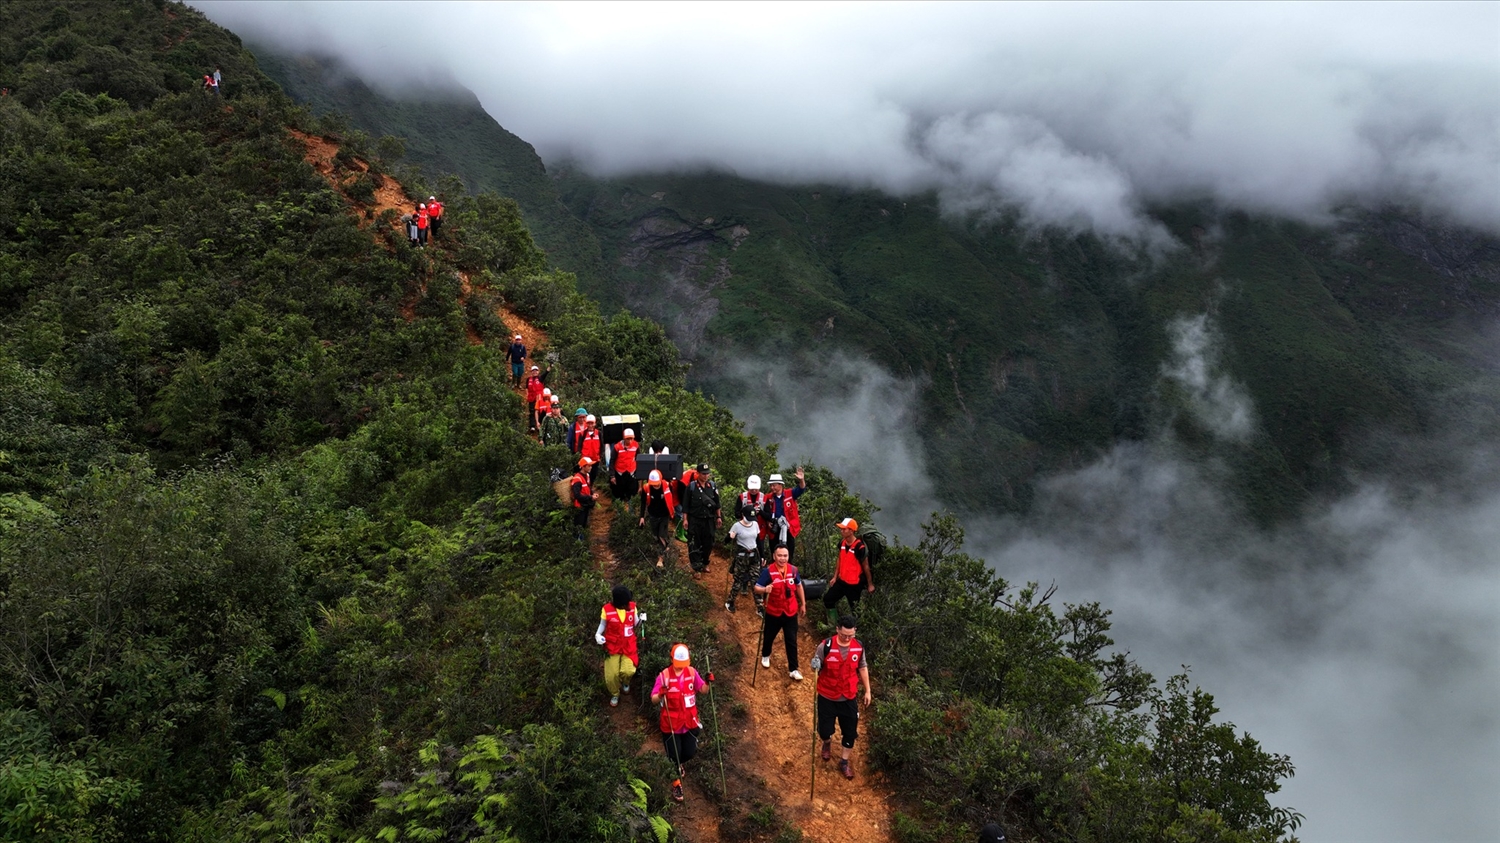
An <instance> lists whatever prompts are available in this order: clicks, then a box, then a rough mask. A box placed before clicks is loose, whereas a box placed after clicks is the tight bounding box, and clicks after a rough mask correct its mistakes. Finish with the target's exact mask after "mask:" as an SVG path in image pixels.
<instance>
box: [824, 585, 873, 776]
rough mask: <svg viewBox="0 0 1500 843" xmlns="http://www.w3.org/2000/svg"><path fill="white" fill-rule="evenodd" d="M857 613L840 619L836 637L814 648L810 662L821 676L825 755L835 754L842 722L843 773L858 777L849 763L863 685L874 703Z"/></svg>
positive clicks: (857, 725) (841, 770)
mask: <svg viewBox="0 0 1500 843" xmlns="http://www.w3.org/2000/svg"><path fill="white" fill-rule="evenodd" d="M857 631H858V630H857V628H856V627H855V621H854V616H853V615H844V616H842V617H840V618H839V619H838V623H837V628H836V629H835V631H834V635H833V636H832V637H829V638H826V639H824V640H823V643H822V644H819V645H818V647H817V649H816V650H814V651H813V657H812V660H811V662H810V664H811V665H812V669H813V671H814V672H815V673H816V674H817V676H818V683H817V685H818V712H817V715H818V737H819V738H821V739H822V740H823V748H822V752H821V754H822V757H823V760H824V761H827V760H829V759H831V758H832V757H833V727H834V724H835V723H837V724H838V729H839V743H840V746H842V748H843V753H842V757H841V758H840V760H839V772H840V773H843V774H844V778H846V779H853V778H854V767H853V765H852V764H850V763H849V751H850V750H852V749H853V748H854V740H855V738H857V737H859V699H860V687H861V686H863V688H864V704H865V705H866V706H869V704H870V666H869V664H868V662H867V661H866V659H865V647H864V645H863V644H861V643H860V641H859V639H858V638H855V637H854V634H855V632H857Z"/></svg>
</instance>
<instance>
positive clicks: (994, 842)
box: [979, 823, 1005, 843]
mask: <svg viewBox="0 0 1500 843" xmlns="http://www.w3.org/2000/svg"><path fill="white" fill-rule="evenodd" d="M1004 839H1005V829H1003V828H1001V827H1000V824H999V823H985V824H984V828H981V829H979V843H1000V841H1002V840H1004Z"/></svg>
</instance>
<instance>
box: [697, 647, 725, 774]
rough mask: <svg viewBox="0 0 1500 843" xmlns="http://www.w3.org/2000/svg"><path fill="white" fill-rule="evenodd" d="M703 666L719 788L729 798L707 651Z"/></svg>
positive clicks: (711, 669) (716, 704) (722, 744)
mask: <svg viewBox="0 0 1500 843" xmlns="http://www.w3.org/2000/svg"><path fill="white" fill-rule="evenodd" d="M703 666H704V667H706V668H708V707H709V710H710V711H712V712H713V715H714V748H715V749H717V750H718V751H719V787H720V788H721V792H722V793H723V794H724V797H725V798H726V799H727V798H729V781H728V779H726V778H725V776H724V740H723V739H722V738H721V737H719V704H718V703H716V702H714V666H713V664H711V663H710V662H709V660H708V651H707V650H704V651H703Z"/></svg>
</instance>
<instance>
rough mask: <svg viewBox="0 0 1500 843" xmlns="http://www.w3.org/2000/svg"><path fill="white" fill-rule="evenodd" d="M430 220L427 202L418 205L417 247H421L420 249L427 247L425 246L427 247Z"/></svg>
mask: <svg viewBox="0 0 1500 843" xmlns="http://www.w3.org/2000/svg"><path fill="white" fill-rule="evenodd" d="M430 222H431V221H430V218H429V217H428V216H427V206H426V205H425V204H424V205H418V206H417V248H419V249H425V248H427V226H428V225H430Z"/></svg>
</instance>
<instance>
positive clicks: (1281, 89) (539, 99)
mask: <svg viewBox="0 0 1500 843" xmlns="http://www.w3.org/2000/svg"><path fill="white" fill-rule="evenodd" d="M194 5H196V6H198V7H199V8H202V9H204V10H205V11H206V12H207V13H208V14H209V15H210V16H211V17H213V18H214V19H215V20H217V21H218V22H220V23H222V24H224V25H226V26H228V27H230V28H231V29H233V30H235V31H236V32H238V33H240V34H241V35H243V36H246V37H249V38H251V39H252V40H254V39H259V40H272V41H274V42H275V43H279V44H282V45H285V46H288V47H292V48H298V49H315V50H321V51H325V52H332V53H335V54H337V55H339V56H341V57H343V58H345V59H346V60H348V61H349V62H351V63H352V64H353V65H354V66H355V67H356V68H357V69H359V70H360V71H361V72H362V73H363V74H365V75H366V76H367V77H368V78H370V79H371V80H373V81H379V80H385V81H387V82H389V83H390V84H397V83H399V82H401V81H402V80H404V79H409V78H411V77H413V76H414V75H419V76H424V77H426V78H442V77H445V76H448V75H451V76H452V77H453V78H455V79H457V80H459V82H460V83H461V84H463V85H464V86H466V87H468V88H469V89H471V90H473V91H474V92H475V93H476V94H477V95H478V96H479V98H480V101H481V102H482V103H483V104H484V107H485V109H486V110H487V111H489V113H490V114H491V115H492V116H494V117H495V118H496V119H497V120H498V121H499V122H500V123H501V124H502V125H504V126H505V127H506V128H508V129H510V130H511V131H514V132H515V133H517V134H518V135H520V136H521V137H522V138H524V139H526V140H528V141H530V142H531V143H533V144H534V145H536V147H537V149H538V151H539V152H540V153H541V154H542V156H543V158H544V159H545V160H548V161H552V162H555V161H558V160H559V159H561V158H563V157H570V156H571V157H574V158H576V159H577V160H578V161H580V162H581V163H583V164H585V165H586V166H588V167H590V168H591V169H593V170H595V171H597V172H602V173H620V172H630V171H642V170H658V169H663V168H671V167H682V166H701V165H704V164H707V165H711V166H717V167H724V168H728V169H732V170H734V171H735V172H738V173H739V174H741V175H745V176H751V177H762V178H769V179H776V180H790V181H839V182H847V183H853V184H860V185H876V186H879V187H883V188H886V189H889V190H892V191H897V192H904V191H910V190H919V189H938V190H940V191H941V193H942V196H943V198H944V200H945V201H946V202H947V203H948V205H949V207H951V208H954V209H956V210H978V211H985V210H997V209H1002V208H1005V209H1015V210H1019V211H1021V212H1022V213H1024V214H1026V215H1027V216H1028V217H1029V218H1030V219H1032V220H1033V221H1035V222H1038V223H1043V224H1061V225H1066V226H1070V227H1073V228H1078V229H1091V230H1094V231H1097V232H1100V233H1103V234H1107V235H1119V236H1126V237H1151V236H1155V235H1156V233H1157V232H1156V231H1155V229H1154V227H1153V226H1152V225H1151V224H1150V223H1149V222H1147V221H1146V220H1145V219H1144V218H1143V217H1142V215H1141V214H1140V208H1141V206H1142V203H1143V202H1149V201H1151V200H1153V199H1158V198H1164V197H1165V198H1170V197H1175V196H1182V195H1199V196H1201V195H1212V196H1215V197H1217V198H1219V199H1221V200H1223V201H1224V202H1226V203H1229V204H1231V205H1234V206H1236V207H1242V208H1247V209H1252V210H1269V211H1276V212H1281V213H1289V214H1294V215H1298V216H1301V217H1305V218H1312V219H1316V218H1319V217H1320V216H1323V215H1325V214H1327V213H1328V212H1329V211H1330V210H1331V209H1336V208H1337V207H1338V206H1340V205H1342V204H1345V203H1348V202H1350V201H1361V202H1371V201H1375V202H1378V201H1385V200H1397V201H1403V202H1409V203H1413V204H1416V205H1418V206H1420V207H1422V208H1424V209H1426V210H1428V211H1432V212H1437V213H1441V214H1444V215H1447V216H1449V217H1452V218H1454V219H1457V220H1460V221H1463V222H1465V223H1469V224H1473V225H1478V226H1481V227H1483V228H1485V229H1487V230H1489V231H1492V232H1497V233H1500V4H1494V3H1487V4H1477V3H1476V4H1458V5H1445V4H1439V3H1423V4H1420V5H1415V4H1413V5H1399V4H1390V3H1376V4H1354V3H1349V4H1345V3H1340V4H1326V5H1305V4H1277V3H1255V4H1248V3H1247V4H1239V5H1233V4H1225V3H1207V4H1199V5H1193V4H1182V3H1167V4H1117V3H1109V4H1078V5H1062V4H1024V3H1004V4H974V3H970V4H957V5H938V4H931V3H924V4H921V5H900V4H886V5H856V4H849V3H839V4H828V5H816V4H767V3H755V4H733V3H713V4H707V3H703V4H686V3H667V4H647V5H633V4H622V3H603V4H590V3H569V4H563V5H525V4H504V5H499V4H495V5H489V4H479V3H455V4H448V3H442V2H421V3H415V2H412V3H369V4H361V5H355V4H351V3H347V2H340V3H327V4H320V3H308V2H297V3H276V2H265V0H257V2H253V3H245V2H203V0H200V2H197V3H195V4H194Z"/></svg>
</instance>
